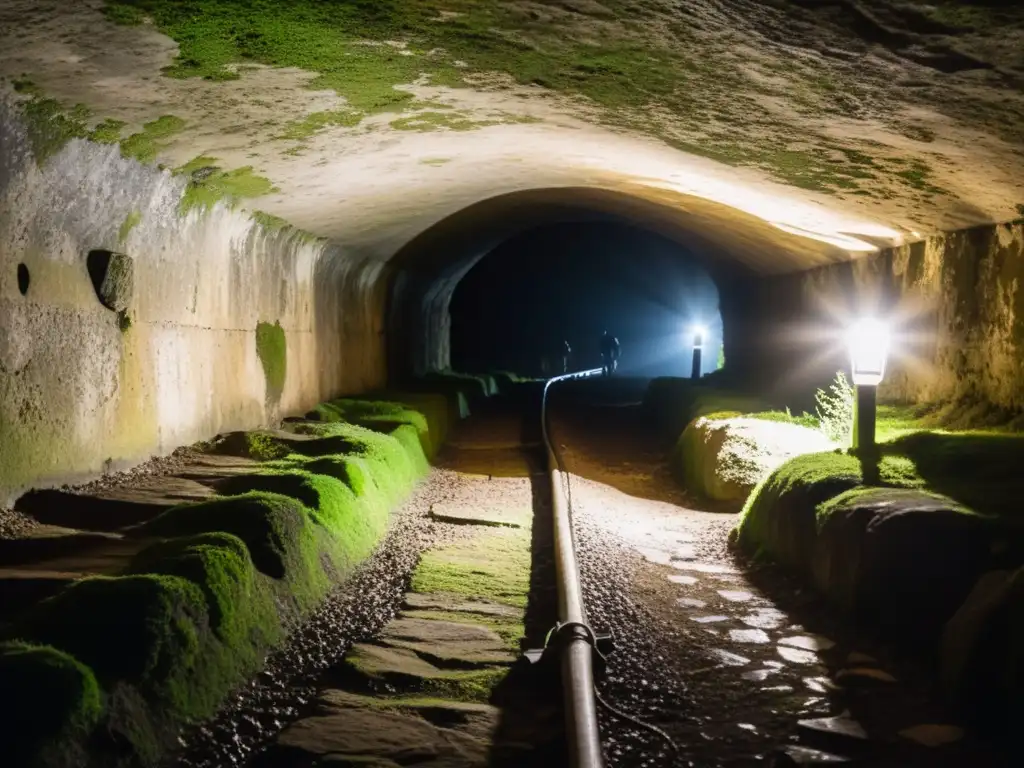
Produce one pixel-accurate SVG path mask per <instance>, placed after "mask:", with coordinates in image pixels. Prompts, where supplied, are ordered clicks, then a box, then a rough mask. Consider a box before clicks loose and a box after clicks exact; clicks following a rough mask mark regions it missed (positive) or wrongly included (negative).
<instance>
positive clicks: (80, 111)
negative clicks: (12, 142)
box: [14, 80, 89, 166]
mask: <svg viewBox="0 0 1024 768" xmlns="http://www.w3.org/2000/svg"><path fill="white" fill-rule="evenodd" d="M14 90H15V91H16V92H17V93H21V94H24V95H26V96H29V97H30V98H29V99H28V100H27V101H25V102H24V103H23V104H22V109H23V112H24V115H25V122H26V123H27V125H28V137H29V142H30V143H31V145H32V155H33V157H35V160H36V163H37V164H38V165H40V166H42V165H43V164H44V163H45V162H46V161H47V160H49V159H50V158H51V157H53V156H54V155H56V154H57V153H58V152H60V151H61V150H62V149H63V148H64V146H65V145H66V144H67V143H68V142H69V141H71V140H72V139H84V138H86V137H87V136H88V134H89V130H88V127H87V125H86V121H87V120H88V119H89V110H88V108H87V107H86V106H85V105H84V104H76V105H75V106H74V107H72V108H71V109H70V110H65V109H64V107H63V106H62V105H61V103H60V102H59V101H57V100H56V99H51V98H47V97H45V96H43V95H42V91H41V90H40V89H39V87H38V86H36V85H35V84H34V83H32V82H31V81H30V80H15V81H14Z"/></svg>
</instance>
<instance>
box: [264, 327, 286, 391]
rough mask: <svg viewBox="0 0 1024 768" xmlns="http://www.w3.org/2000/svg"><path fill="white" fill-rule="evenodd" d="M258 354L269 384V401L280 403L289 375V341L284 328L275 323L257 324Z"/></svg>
mask: <svg viewBox="0 0 1024 768" xmlns="http://www.w3.org/2000/svg"><path fill="white" fill-rule="evenodd" d="M256 354H257V355H259V358H260V363H261V364H262V365H263V375H264V376H265V377H266V382H267V401H268V402H270V403H275V404H276V403H278V402H279V401H280V400H281V393H283V392H284V382H285V378H286V376H287V373H288V341H287V338H286V337H285V333H284V328H282V327H281V324H280V323H278V322H275V323H273V324H270V323H263V322H261V323H257V324H256Z"/></svg>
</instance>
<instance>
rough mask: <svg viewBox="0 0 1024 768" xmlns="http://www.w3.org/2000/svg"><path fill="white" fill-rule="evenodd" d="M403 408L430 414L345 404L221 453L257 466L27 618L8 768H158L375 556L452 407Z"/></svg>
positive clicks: (11, 657) (13, 679)
mask: <svg viewBox="0 0 1024 768" xmlns="http://www.w3.org/2000/svg"><path fill="white" fill-rule="evenodd" d="M412 399H415V400H416V401H418V402H422V403H426V404H428V405H429V406H430V408H429V413H423V412H420V411H417V410H415V409H414V408H412V407H410V406H409V405H408V404H398V403H396V402H393V401H371V400H355V399H353V400H345V401H338V403H336V404H334V405H330V406H322V407H320V408H318V409H317V414H318V415H319V414H322V415H325V416H327V417H328V418H330V419H331V420H330V421H300V422H292V424H291V425H290V429H291V431H288V432H285V431H261V432H256V433H234V434H232V435H229V436H228V437H227V438H226V439H224V440H221V441H218V442H217V443H215V445H214V449H215V450H219V451H222V452H227V453H238V454H241V455H246V456H249V457H257V458H262V459H264V462H263V464H262V465H260V466H258V467H256V468H255V469H254V471H252V472H251V473H248V474H241V475H233V476H228V477H225V478H222V479H221V480H218V481H216V482H215V488H216V490H217V492H218V494H219V495H218V496H216V497H214V498H212V499H209V500H207V501H203V502H200V503H196V504H184V505H181V506H178V507H174V508H172V509H170V510H168V511H166V512H164V513H162V514H160V515H159V516H157V517H155V518H153V519H152V520H150V521H148V522H147V523H144V524H143V525H141V526H138V527H136V528H135V529H133V530H132V531H131V533H132V535H137V536H141V537H146V538H151V539H154V540H155V541H154V542H153V543H152V544H150V545H149V546H147V547H146V548H144V549H143V550H142V551H141V552H140V553H139V554H138V555H137V556H136V557H135V558H134V559H133V560H132V562H131V563H130V564H129V566H128V567H127V568H126V569H125V571H124V572H123V573H122V574H121V575H117V576H112V577H111V576H106V577H91V578H85V579H81V580H79V581H77V582H74V583H72V584H71V585H69V586H68V587H67V588H65V589H64V590H63V591H61V592H59V593H58V594H56V595H55V596H53V597H51V598H49V599H48V600H45V601H43V602H42V603H40V604H39V605H38V606H36V607H35V608H34V609H33V610H31V611H30V612H29V613H28V614H27V615H25V616H24V617H23V618H22V619H21V620H20V621H19V623H18V624H17V626H14V627H13V628H11V631H10V632H9V633H8V636H9V637H11V638H12V639H13V642H8V643H6V644H4V645H3V646H0V687H2V688H3V690H4V691H5V693H7V692H8V691H10V692H12V695H14V696H16V697H17V700H18V701H19V706H20V705H21V703H23V702H24V704H25V705H24V707H22V709H21V711H20V712H19V714H18V718H23V719H24V722H23V721H22V719H17V718H15V719H14V720H11V719H4V718H0V723H2V724H0V728H3V729H4V730H3V731H0V733H3V734H4V736H5V737H6V738H5V739H4V742H5V750H6V754H7V755H8V756H9V755H12V754H13V755H14V758H15V760H14V762H13V763H12V765H16V766H23V765H24V766H51V765H53V766H63V765H68V766H84V765H97V766H98V765H116V764H132V765H144V766H149V765H155V764H156V763H157V762H159V761H160V760H161V759H162V757H163V755H165V754H166V753H167V751H168V750H169V749H173V748H174V744H175V737H176V734H177V729H178V728H179V727H180V726H181V725H182V724H183V723H185V722H188V721H193V722H194V721H196V720H199V719H202V718H204V717H208V716H209V715H211V714H212V713H213V712H214V711H215V710H216V708H217V706H218V705H219V703H220V702H221V700H222V698H223V697H224V695H225V694H227V693H228V692H229V691H230V690H231V689H232V688H233V687H235V686H237V685H238V684H239V683H241V682H242V681H244V680H245V679H246V678H247V677H249V676H251V675H252V674H254V673H255V672H256V671H257V670H258V669H259V667H260V664H261V663H262V660H263V659H264V658H265V656H266V653H267V651H268V650H269V649H270V648H272V647H273V646H274V645H275V644H277V643H279V642H280V641H281V640H282V639H283V637H284V634H285V627H286V626H289V625H290V623H291V622H292V621H294V620H295V619H297V618H300V617H301V616H302V615H303V614H305V613H306V612H308V611H309V610H311V609H312V608H314V607H315V606H316V605H317V604H318V602H319V601H320V600H321V599H322V598H323V596H324V595H325V594H326V592H327V591H328V590H329V589H330V587H331V585H332V584H333V583H335V582H336V581H337V580H338V579H339V578H341V577H343V576H344V575H346V574H347V573H349V572H350V571H351V569H352V568H353V567H354V566H355V565H356V564H357V563H358V562H360V561H361V560H362V559H364V558H365V557H366V556H367V555H368V554H370V552H371V551H372V549H373V547H374V546H375V545H376V543H377V542H378V541H379V540H380V538H381V536H382V535H383V533H384V532H385V530H386V527H387V522H388V516H389V510H390V509H391V508H392V507H393V506H394V505H395V504H397V503H398V502H400V501H401V500H402V499H403V498H404V497H405V496H406V495H407V494H408V493H409V491H410V490H411V489H412V487H413V485H414V484H415V483H416V481H417V480H418V479H419V478H421V477H422V476H423V475H424V474H425V473H426V472H427V471H428V469H429V463H428V461H427V455H428V453H430V452H432V451H434V450H436V448H437V447H438V445H439V442H440V438H439V437H438V435H439V434H444V430H446V429H447V420H448V415H447V414H448V411H447V405H446V402H447V401H446V400H445V398H444V397H437V396H431V395H426V394H423V395H416V396H415V398H412ZM345 418H349V419H352V420H353V421H355V420H358V421H361V422H364V423H373V424H374V426H375V427H376V428H375V429H370V428H367V427H365V426H360V425H359V424H355V423H349V422H348V421H343V420H342V419H345ZM435 430H436V431H435ZM40 691H45V694H42V693H40ZM8 726H10V729H8ZM98 734H102V735H101V736H98ZM86 742H88V749H86V746H85V745H86ZM6 764H8V763H6V762H5V765H6Z"/></svg>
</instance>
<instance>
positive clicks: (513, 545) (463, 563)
mask: <svg viewBox="0 0 1024 768" xmlns="http://www.w3.org/2000/svg"><path fill="white" fill-rule="evenodd" d="M528 536H529V530H528V529H522V528H512V529H505V530H503V531H502V532H501V533H500V534H492V535H481V536H476V537H474V538H472V539H469V540H467V541H464V542H460V543H458V544H454V545H452V546H450V547H446V548H444V549H440V550H433V551H430V552H427V553H426V554H424V555H423V558H422V559H421V560H420V565H419V567H417V569H416V572H415V573H414V574H413V577H412V584H411V586H410V588H411V589H412V591H413V592H422V593H433V592H436V593H441V594H456V595H465V596H467V597H475V598H477V599H484V600H492V601H494V602H498V603H505V604H506V605H512V606H516V607H517V608H525V607H526V595H527V593H528V592H529V587H530V550H529V540H528Z"/></svg>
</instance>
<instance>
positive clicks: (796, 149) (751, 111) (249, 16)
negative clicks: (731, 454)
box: [0, 0, 1024, 271]
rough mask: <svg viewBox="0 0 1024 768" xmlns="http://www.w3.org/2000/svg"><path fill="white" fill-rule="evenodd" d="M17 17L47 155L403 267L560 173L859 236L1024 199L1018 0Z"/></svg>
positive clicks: (19, 66)
mask: <svg viewBox="0 0 1024 768" xmlns="http://www.w3.org/2000/svg"><path fill="white" fill-rule="evenodd" d="M0 29H3V30H5V32H4V33H0V75H2V76H3V77H4V78H5V79H6V81H7V83H8V86H9V87H12V88H14V89H15V90H16V91H17V92H18V93H19V94H20V98H21V99H22V104H23V108H24V109H25V110H26V114H27V117H28V119H29V122H30V124H31V125H34V126H35V129H34V131H33V134H32V135H33V137H34V145H35V149H36V153H37V157H39V158H40V159H41V160H43V161H45V158H46V156H47V155H48V154H49V153H52V152H55V151H59V149H60V147H61V145H62V143H63V142H64V141H66V140H67V139H68V138H71V137H78V138H88V139H91V140H93V141H97V142H105V143H118V144H120V147H121V151H122V153H124V154H126V155H128V156H131V157H135V158H137V159H138V160H139V161H140V162H147V163H159V164H161V165H162V166H164V167H166V168H168V169H170V170H171V171H172V172H178V173H182V174H187V175H189V177H190V178H193V179H194V182H195V183H193V184H190V186H189V193H188V194H187V195H186V199H185V200H183V211H188V210H191V209H192V208H196V207H200V208H201V207H203V206H206V205H209V204H210V203H212V202H214V201H215V200H217V199H220V198H222V197H225V196H230V197H234V198H237V199H242V200H243V201H244V204H245V205H246V206H247V207H250V208H253V209H259V210H261V211H263V212H264V213H263V214H261V215H263V216H264V218H265V220H266V221H268V222H280V221H288V222H290V223H292V224H294V225H296V226H298V227H301V228H303V229H305V230H307V231H309V232H312V233H314V234H317V235H320V236H324V237H329V238H333V239H337V240H342V241H345V242H347V243H349V244H350V245H352V246H353V247H359V248H361V249H363V250H365V251H367V252H370V253H373V254H375V255H379V256H381V257H384V258H386V257H388V256H389V255H390V254H391V253H393V252H394V251H395V250H397V249H398V248H399V247H400V246H401V245H402V244H403V242H405V241H407V240H408V239H409V238H411V237H413V236H415V235H416V234H417V233H418V232H420V231H422V230H423V229H424V228H425V227H427V226H429V225H431V224H432V223H434V222H436V221H437V220H438V219H440V218H442V217H444V216H446V215H449V214H451V213H453V212H455V211H457V210H459V209H460V208H463V207H465V206H467V205H470V204H472V203H474V202H477V201H479V200H481V199H484V198H487V197H491V196H495V195H499V194H503V193H507V192H513V191H517V190H524V189H531V188H543V187H559V186H563V187H567V186H573V187H583V186H598V187H602V188H609V189H616V188H621V189H629V190H632V191H634V192H636V193H637V194H640V195H644V194H646V193H645V192H644V190H645V189H647V190H650V195H651V197H652V198H657V199H658V200H661V201H664V200H665V199H666V196H668V197H669V198H671V196H672V195H675V196H676V199H677V201H678V205H679V206H680V207H681V208H684V207H686V206H688V205H693V204H694V203H693V201H695V200H707V201H710V202H711V203H714V204H716V205H720V204H725V205H729V206H733V207H734V208H736V209H738V210H739V211H741V212H742V213H743V214H745V215H750V214H752V215H754V216H757V217H759V218H762V219H764V220H766V221H768V222H770V223H771V224H773V225H774V226H776V227H777V229H778V231H780V232H784V233H789V234H790V235H795V236H800V237H802V236H806V237H810V238H812V239H814V240H816V241H819V242H822V243H826V244H827V245H828V247H829V248H831V249H833V250H835V249H838V250H840V251H845V252H848V253H849V254H856V253H859V252H864V251H866V250H870V249H871V248H872V247H874V246H876V245H879V244H886V243H895V242H899V241H901V240H904V239H914V238H917V237H920V236H922V235H925V234H928V233H931V232H935V231H938V230H944V229H956V228H962V227H965V226H970V225H974V224H979V223H984V222H989V221H1003V220H1007V219H1012V218H1016V217H1018V216H1021V215H1024V209H1021V205H1022V204H1024V173H1022V171H1024V94H1022V89H1021V82H1022V77H1024V10H1021V9H1001V8H1000V7H999V6H998V5H996V4H995V3H992V4H991V5H990V4H987V3H984V2H972V3H963V2H953V1H952V0H930V1H929V2H914V1H912V0H832V1H831V2H811V0H760V1H758V0H731V1H728V0H682V1H681V0H602V1H601V2H598V1H597V0H547V1H546V2H539V1H532V2H531V1H527V0H506V1H504V2H499V1H498V0H417V1H416V2H412V1H410V0H291V1H290V2H285V0H262V1H256V2H252V1H250V0H84V1H83V2H77V3H64V2H59V0H9V1H8V2H7V3H5V4H4V7H3V8H0ZM753 250H756V248H754V249H753ZM741 256H742V257H744V258H746V259H747V260H748V261H749V262H750V263H751V264H752V265H753V266H756V267H758V268H760V269H762V270H764V271H772V269H778V268H782V267H783V266H784V267H785V268H792V266H793V265H792V264H786V265H774V266H773V265H772V264H757V263H756V262H757V254H756V253H754V252H753V251H752V252H751V253H747V254H741ZM807 266H810V264H809V263H808V264H807Z"/></svg>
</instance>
